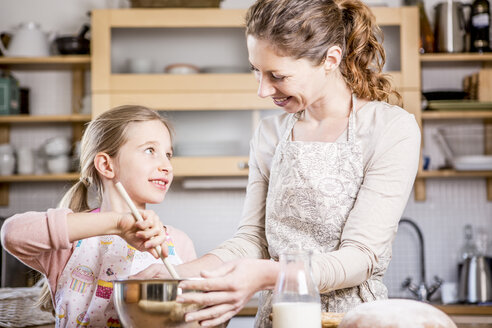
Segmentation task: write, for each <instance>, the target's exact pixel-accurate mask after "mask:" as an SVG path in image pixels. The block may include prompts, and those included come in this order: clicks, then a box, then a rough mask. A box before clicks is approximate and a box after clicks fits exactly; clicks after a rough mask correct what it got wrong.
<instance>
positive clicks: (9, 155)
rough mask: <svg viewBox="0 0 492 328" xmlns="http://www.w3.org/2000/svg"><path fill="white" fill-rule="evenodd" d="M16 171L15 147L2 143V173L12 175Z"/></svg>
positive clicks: (0, 147)
mask: <svg viewBox="0 0 492 328" xmlns="http://www.w3.org/2000/svg"><path fill="white" fill-rule="evenodd" d="M14 171H15V155H14V148H13V147H12V145H10V144H0V175H12V174H14Z"/></svg>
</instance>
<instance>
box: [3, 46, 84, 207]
mask: <svg viewBox="0 0 492 328" xmlns="http://www.w3.org/2000/svg"><path fill="white" fill-rule="evenodd" d="M90 67H91V56H89V55H66V56H65V55H64V56H47V57H0V69H4V68H8V69H13V70H26V71H36V70H68V71H71V75H72V86H71V89H72V109H71V113H72V114H67V115H46V116H35V115H7V116H0V142H1V143H9V142H10V126H11V125H12V124H40V123H41V124H43V123H50V124H51V123H56V124H70V125H72V132H73V133H72V137H73V140H74V141H77V140H80V138H81V137H82V133H83V130H84V123H86V122H89V121H90V120H91V115H82V114H79V113H80V109H81V100H82V98H83V97H84V86H85V72H86V71H87V70H88V69H90ZM78 178H79V174H78V173H68V174H46V175H12V176H0V206H7V205H8V203H9V185H10V183H17V182H49V181H74V180H77V179H78Z"/></svg>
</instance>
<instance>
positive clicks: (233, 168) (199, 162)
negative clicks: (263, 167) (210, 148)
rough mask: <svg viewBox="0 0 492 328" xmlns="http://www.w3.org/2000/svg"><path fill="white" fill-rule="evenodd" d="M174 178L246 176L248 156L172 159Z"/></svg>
mask: <svg viewBox="0 0 492 328" xmlns="http://www.w3.org/2000/svg"><path fill="white" fill-rule="evenodd" d="M171 162H172V164H173V170H174V176H175V177H207V176H209V177H214V176H215V177H225V176H247V175H248V156H227V157H173V158H172V160H171Z"/></svg>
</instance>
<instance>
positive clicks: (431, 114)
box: [415, 53, 492, 200]
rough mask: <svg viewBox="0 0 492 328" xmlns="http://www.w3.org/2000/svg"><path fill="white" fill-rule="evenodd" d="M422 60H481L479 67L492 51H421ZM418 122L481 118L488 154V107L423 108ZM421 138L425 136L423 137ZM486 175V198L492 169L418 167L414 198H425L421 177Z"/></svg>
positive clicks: (491, 131)
mask: <svg viewBox="0 0 492 328" xmlns="http://www.w3.org/2000/svg"><path fill="white" fill-rule="evenodd" d="M420 60H421V62H422V63H424V64H426V65H433V64H434V63H435V64H440V63H446V62H447V63H456V64H457V65H459V64H460V63H473V62H476V63H482V66H483V67H491V64H492V54H478V53H458V54H444V53H434V54H424V55H421V56H420ZM421 119H422V124H423V125H425V122H429V121H435V120H456V121H460V120H469V119H476V120H482V121H483V123H484V125H485V128H484V133H485V135H484V140H485V149H484V153H485V154H492V108H491V110H490V111H472V110H466V109H463V110H453V111H423V112H422V114H421ZM424 142H425V140H424ZM481 177H482V178H486V179H487V199H488V200H492V171H456V170H431V171H424V170H422V169H420V170H419V173H418V176H417V179H416V182H415V199H416V200H425V198H426V195H425V180H426V179H431V178H481Z"/></svg>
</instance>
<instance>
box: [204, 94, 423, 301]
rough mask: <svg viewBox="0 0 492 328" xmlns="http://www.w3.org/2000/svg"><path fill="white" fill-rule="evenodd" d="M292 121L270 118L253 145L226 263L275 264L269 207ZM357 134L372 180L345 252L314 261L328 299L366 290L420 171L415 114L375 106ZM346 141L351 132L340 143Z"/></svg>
mask: <svg viewBox="0 0 492 328" xmlns="http://www.w3.org/2000/svg"><path fill="white" fill-rule="evenodd" d="M291 115H293V114H287V113H283V114H281V115H278V116H270V117H267V118H265V119H263V120H262V121H261V123H260V125H259V127H258V129H257V131H256V133H255V135H254V136H253V139H252V140H251V144H250V159H249V181H248V188H247V195H246V199H245V204H244V209H243V213H242V220H241V222H240V225H239V228H238V230H237V232H236V234H235V236H234V237H233V238H232V239H230V240H228V241H226V242H224V243H223V244H221V245H220V246H219V247H218V248H217V249H215V250H213V251H212V252H211V254H214V255H216V256H218V257H219V258H220V259H221V260H223V261H229V260H233V259H236V258H238V257H253V258H265V259H268V258H270V255H269V253H268V245H267V240H266V237H265V202H266V196H267V191H268V185H269V176H270V168H271V163H272V159H273V155H274V153H275V149H276V147H277V144H278V143H279V140H280V138H281V137H282V135H283V134H284V132H285V130H286V129H287V128H288V127H287V124H288V122H289V120H290V116H291ZM355 133H356V139H357V140H358V142H359V143H360V147H361V149H362V153H363V162H364V181H363V183H362V186H361V188H360V190H359V193H358V195H357V200H356V202H355V204H354V207H353V208H352V210H351V211H350V214H349V217H348V219H347V222H346V224H345V226H344V229H343V233H342V238H341V243H340V248H339V250H337V251H334V252H331V253H327V254H321V255H318V256H315V257H313V274H314V278H315V281H316V282H317V283H318V287H319V289H320V292H321V293H326V292H329V291H331V290H335V289H340V288H347V287H352V286H356V285H359V284H361V283H362V282H364V281H365V280H367V279H368V278H369V277H370V276H371V274H372V272H373V270H374V269H375V267H376V265H377V262H378V256H379V255H380V254H382V253H383V252H384V250H385V249H386V248H387V247H388V245H390V244H391V243H392V241H393V239H394V237H395V234H396V231H397V228H398V221H399V219H400V217H401V215H402V213H403V210H404V209H405V206H406V203H407V201H408V197H409V195H410V192H411V190H412V186H413V182H414V180H415V176H416V173H417V168H418V163H419V157H420V156H419V154H420V129H419V126H418V124H417V122H416V120H415V117H414V116H413V115H412V114H409V113H408V112H406V111H405V110H403V109H402V108H400V107H398V106H392V105H389V104H387V103H384V102H376V101H374V102H369V103H367V104H366V105H364V106H363V107H361V108H360V109H359V110H358V111H357V112H356V127H355ZM343 140H347V132H346V131H345V132H344V133H343V134H342V135H341V136H340V137H339V138H338V140H337V142H339V141H343Z"/></svg>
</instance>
